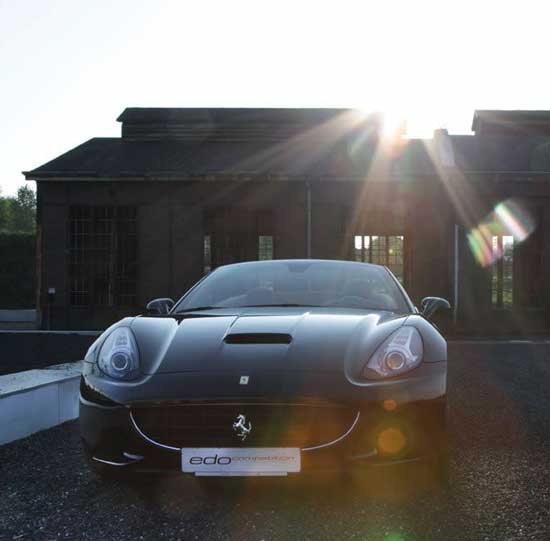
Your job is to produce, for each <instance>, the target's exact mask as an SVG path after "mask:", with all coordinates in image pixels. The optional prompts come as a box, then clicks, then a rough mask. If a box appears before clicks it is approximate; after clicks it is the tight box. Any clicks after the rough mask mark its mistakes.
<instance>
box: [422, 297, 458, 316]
mask: <svg viewBox="0 0 550 541" xmlns="http://www.w3.org/2000/svg"><path fill="white" fill-rule="evenodd" d="M442 308H445V309H446V310H450V309H451V305H450V303H449V301H448V300H446V299H442V298H441V297H425V298H424V299H422V302H421V303H420V314H421V315H422V316H423V317H424V318H425V319H428V320H429V319H430V318H431V317H432V316H433V315H434V314H435V312H437V311H438V310H440V309H442Z"/></svg>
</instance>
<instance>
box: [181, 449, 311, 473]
mask: <svg viewBox="0 0 550 541" xmlns="http://www.w3.org/2000/svg"><path fill="white" fill-rule="evenodd" d="M181 467H182V471H184V472H188V473H195V475H221V476H223V475H229V476H232V475H286V474H287V473H297V472H299V471H300V467H301V460H300V449H298V448H295V447H251V448H242V447H241V448H232V447H225V448H223V447H198V448H190V447H187V448H183V449H182V450H181Z"/></svg>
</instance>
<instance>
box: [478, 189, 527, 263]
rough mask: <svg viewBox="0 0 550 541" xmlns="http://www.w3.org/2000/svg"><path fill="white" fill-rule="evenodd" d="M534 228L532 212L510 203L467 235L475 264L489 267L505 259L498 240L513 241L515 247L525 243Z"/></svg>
mask: <svg viewBox="0 0 550 541" xmlns="http://www.w3.org/2000/svg"><path fill="white" fill-rule="evenodd" d="M535 227H536V224H535V220H534V218H533V216H532V214H531V212H529V210H528V209H526V208H525V207H523V206H522V205H521V203H519V202H518V201H515V200H513V199H507V200H506V201H502V202H500V203H499V204H498V205H497V206H496V207H495V208H494V210H493V211H492V212H491V213H490V214H489V215H488V216H487V217H486V218H485V219H484V220H483V221H482V222H480V223H479V224H478V225H477V227H475V228H473V229H472V230H471V231H470V232H469V233H468V234H467V238H468V245H469V246H470V250H471V251H472V254H473V255H474V258H475V259H476V261H477V262H478V263H479V264H480V265H481V266H482V267H488V266H489V265H492V264H493V263H494V262H495V261H498V260H499V259H500V258H502V256H503V250H501V249H499V248H498V246H499V245H500V243H495V238H498V237H512V238H513V242H515V243H519V242H523V241H524V240H525V239H526V238H527V237H529V235H530V234H531V233H532V232H533V231H534V230H535Z"/></svg>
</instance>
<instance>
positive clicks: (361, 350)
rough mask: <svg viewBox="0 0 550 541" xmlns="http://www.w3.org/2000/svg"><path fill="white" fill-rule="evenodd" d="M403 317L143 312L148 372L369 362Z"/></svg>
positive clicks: (334, 367) (135, 325) (142, 345)
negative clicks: (156, 314) (155, 314)
mask: <svg viewBox="0 0 550 541" xmlns="http://www.w3.org/2000/svg"><path fill="white" fill-rule="evenodd" d="M406 317H407V316H406V315H405V316H404V315H397V314H394V313H391V312H385V311H380V312H378V311H364V310H342V309H323V308H311V309H303V308H302V309H288V308H287V309H273V308H270V309H254V310H252V309H241V310H228V309H225V310H212V311H208V312H200V313H194V314H186V315H185V317H183V318H174V317H138V318H135V319H134V320H133V322H132V323H131V328H132V330H133V331H134V334H135V336H136V341H137V344H138V348H139V351H140V358H141V370H142V372H143V373H144V374H157V373H159V374H160V373H178V372H219V373H224V372H239V373H245V374H249V373H254V372H256V373H257V372H269V371H309V370H315V371H324V372H330V371H339V372H341V371H342V370H343V368H344V365H345V363H356V362H359V363H361V364H364V362H366V361H367V360H368V358H369V357H370V355H372V353H373V352H374V351H375V349H376V348H377V347H378V345H380V344H381V343H382V342H383V341H384V340H385V339H386V337H387V336H388V335H389V334H391V333H392V332H393V331H395V330H396V329H397V328H398V327H399V326H401V325H402V324H403V323H404V321H405V319H406Z"/></svg>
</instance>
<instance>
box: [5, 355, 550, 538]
mask: <svg viewBox="0 0 550 541" xmlns="http://www.w3.org/2000/svg"><path fill="white" fill-rule="evenodd" d="M476 347H477V346H476ZM547 358H548V357H547V356H546V354H544V355H540V354H539V355H534V354H532V351H530V350H529V349H528V348H527V346H516V345H514V346H513V347H509V348H506V347H503V346H500V348H499V349H497V350H495V351H491V348H487V347H477V349H475V348H474V347H473V346H467V345H462V346H457V347H455V348H454V350H453V355H452V359H451V361H452V362H450V363H449V371H450V372H449V399H450V424H451V440H452V442H451V443H452V445H451V486H450V488H449V489H448V490H446V491H434V490H419V491H417V492H411V491H410V490H405V488H404V487H401V486H400V485H399V484H392V483H391V482H390V481H388V483H389V485H388V487H387V488H386V489H384V490H381V489H380V483H379V482H371V483H368V482H367V485H365V486H363V485H361V484H360V483H351V484H349V483H348V484H345V483H332V484H330V483H329V482H325V483H318V484H315V485H305V484H299V485H296V484H293V485H290V486H289V485H288V484H285V483H281V482H279V481H277V482H274V481H270V482H269V481H267V482H266V480H264V481H263V482H256V483H255V484H253V485H252V486H248V485H245V486H244V487H243V486H242V485H239V484H234V483H231V484H229V485H228V486H229V488H228V489H227V490H226V491H225V492H224V493H223V494H220V493H215V492H214V493H213V492H211V491H209V490H206V489H205V487H204V486H200V485H198V484H196V483H195V481H194V480H187V479H182V478H175V479H169V480H165V481H163V482H161V483H160V484H159V485H158V486H157V487H156V488H153V487H152V486H151V485H147V483H146V482H144V483H142V484H140V485H139V486H133V487H128V486H124V485H118V484H116V483H106V482H100V481H98V480H97V479H95V478H94V476H93V475H92V474H91V473H90V471H89V470H88V468H87V466H86V464H85V462H84V457H83V454H82V452H81V449H80V443H79V439H78V426H77V424H76V423H74V422H72V423H67V424H65V425H62V426H59V427H56V428H54V429H52V430H48V431H46V432H42V433H39V434H36V435H34V436H31V437H29V438H26V439H24V440H20V441H18V442H15V443H12V444H9V445H5V446H3V447H0V480H1V483H0V538H1V539H60V538H63V539H65V538H68V539H78V538H82V539H116V540H123V539H239V540H240V539H252V540H257V541H259V540H262V539H266V540H267V539H312V540H317V539H369V540H370V539H372V540H381V541H411V540H415V541H424V540H427V539H442V540H451V539H467V540H474V539H481V540H485V539H495V540H505V539H537V540H546V539H550V392H549V390H550V359H549V360H548V361H547V360H546V359H547ZM373 485H377V486H376V487H374V488H376V490H373ZM226 486H227V485H226Z"/></svg>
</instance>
